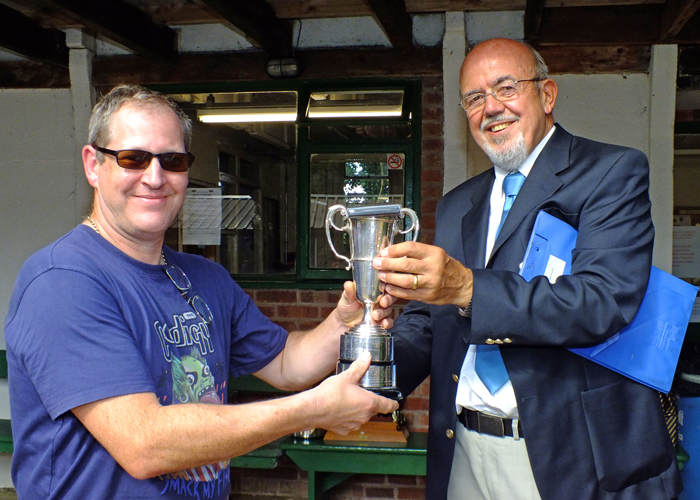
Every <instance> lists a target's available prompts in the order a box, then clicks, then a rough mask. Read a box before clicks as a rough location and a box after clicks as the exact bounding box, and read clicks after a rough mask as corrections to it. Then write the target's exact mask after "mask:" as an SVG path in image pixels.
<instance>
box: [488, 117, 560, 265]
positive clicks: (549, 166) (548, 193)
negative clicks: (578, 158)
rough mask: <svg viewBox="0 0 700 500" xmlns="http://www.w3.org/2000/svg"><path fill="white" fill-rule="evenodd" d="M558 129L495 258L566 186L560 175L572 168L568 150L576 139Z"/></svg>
mask: <svg viewBox="0 0 700 500" xmlns="http://www.w3.org/2000/svg"><path fill="white" fill-rule="evenodd" d="M556 127H557V128H556V130H555V131H554V134H553V135H552V137H551V138H550V139H549V142H547V145H546V146H545V147H544V149H543V150H542V152H541V153H540V155H539V156H538V157H537V160H535V164H534V165H533V166H532V169H531V170H530V174H529V175H528V176H527V179H526V180H525V183H524V184H523V187H522V188H521V189H520V192H519V193H518V196H517V197H516V198H515V202H514V203H513V206H512V207H511V209H510V212H508V217H507V218H506V221H505V222H504V224H503V227H502V228H501V232H500V233H499V234H498V237H497V238H496V242H495V243H494V246H493V251H492V252H491V255H492V256H493V255H495V253H496V251H497V250H498V249H499V248H500V247H501V245H503V243H504V242H505V241H506V240H507V239H508V238H509V237H510V236H511V235H512V234H513V232H514V231H515V230H516V229H517V227H518V226H519V225H520V223H521V222H522V221H523V219H524V218H525V216H526V215H527V214H529V213H530V212H532V211H533V210H534V209H535V208H536V207H538V206H539V205H541V204H542V203H543V202H544V201H545V200H547V199H549V198H551V197H552V195H553V194H554V193H555V192H556V191H558V190H559V189H561V187H562V185H563V183H562V181H561V179H560V178H559V173H560V172H561V171H562V170H566V169H567V168H569V150H570V147H571V141H572V138H573V136H572V135H571V134H569V133H568V132H567V131H566V130H564V129H563V128H562V127H561V126H559V125H557V126H556Z"/></svg>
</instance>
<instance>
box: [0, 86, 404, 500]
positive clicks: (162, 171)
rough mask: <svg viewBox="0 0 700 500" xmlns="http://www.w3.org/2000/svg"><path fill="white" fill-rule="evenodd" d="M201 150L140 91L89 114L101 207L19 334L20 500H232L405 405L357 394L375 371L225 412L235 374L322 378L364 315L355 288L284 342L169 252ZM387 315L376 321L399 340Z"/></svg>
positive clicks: (30, 293)
mask: <svg viewBox="0 0 700 500" xmlns="http://www.w3.org/2000/svg"><path fill="white" fill-rule="evenodd" d="M190 136H191V123H190V120H189V119H188V118H187V116H186V115H184V114H183V113H182V111H180V110H179V108H177V106H175V105H174V104H173V103H171V102H170V101H168V100H167V99H166V98H164V97H163V96H161V95H160V94H157V93H155V92H152V91H149V90H146V89H143V88H141V87H136V86H120V87H117V88H115V89H114V90H112V91H111V92H110V93H109V94H107V95H106V96H105V97H104V98H103V99H102V100H101V101H100V102H99V103H98V104H97V105H96V106H95V109H94V110H93V114H92V117H91V121H90V130H89V141H90V144H89V145H88V146H85V148H84V149H83V162H84V166H85V174H86V176H87V179H88V181H89V183H90V185H91V186H93V188H94V202H93V209H92V211H91V213H90V215H89V216H88V217H87V219H86V221H85V223H84V224H81V225H79V226H78V227H77V228H75V229H74V230H72V231H71V232H70V233H68V234H67V235H65V236H64V237H63V238H61V239H60V240H58V241H57V242H55V243H53V244H52V245H50V246H49V247H47V248H45V249H43V250H41V251H39V252H38V253H37V254H35V255H34V256H32V257H31V258H30V259H29V260H28V261H27V263H26V264H25V265H24V266H23V268H22V270H21V271H20V275H19V277H18V280H17V284H16V287H15V290H14V293H13V296H12V299H11V303H10V311H9V314H8V316H7V319H6V325H5V339H6V341H7V355H8V365H9V380H10V402H11V413H12V426H13V437H14V455H13V461H12V478H13V482H14V485H15V487H16V489H17V492H18V494H19V497H20V498H22V499H23V500H26V499H42V500H46V499H62V500H68V499H81V500H82V499H85V498H94V499H108V498H109V499H129V500H131V499H135V498H153V499H155V498H158V499H160V498H168V499H185V498H188V499H192V498H209V499H211V498H216V499H224V498H228V493H229V491H230V472H229V470H230V469H229V459H230V458H231V457H234V456H237V455H241V454H244V453H247V452H249V451H251V450H253V449H255V448H258V447H259V446H261V445H263V444H265V443H268V442H270V441H272V440H274V439H277V438H279V437H282V436H285V435H287V434H291V433H293V432H297V431H302V430H306V429H311V428H322V429H332V430H334V431H337V432H339V433H341V434H343V433H347V432H349V431H351V430H353V429H356V428H357V427H359V426H360V425H361V424H362V423H364V422H366V421H367V420H368V419H369V418H370V417H372V416H373V415H376V414H378V413H381V414H385V413H391V412H392V411H394V410H395V409H396V408H397V406H398V405H397V403H396V402H394V401H391V400H389V399H385V398H383V397H380V396H378V395H376V394H373V393H371V392H369V391H366V390H364V389H362V388H361V387H359V385H358V382H359V380H360V379H361V378H362V376H363V375H364V373H365V371H366V370H367V368H368V367H369V362H370V359H369V356H360V358H361V359H358V361H356V362H355V363H354V364H353V365H352V366H351V367H350V369H349V370H347V371H346V372H344V373H343V374H341V375H338V376H333V377H330V378H328V379H326V380H325V381H323V382H322V383H321V384H319V385H318V386H317V387H315V388H313V389H311V390H308V391H306V392H301V393H298V394H295V395H293V396H289V397H285V398H281V399H275V400H271V401H265V402H258V403H253V404H246V405H226V404H225V403H226V387H227V380H228V378H229V376H238V375H244V374H250V373H253V374H255V375H256V376H258V377H259V378H261V379H262V380H265V381H267V382H268V383H270V384H272V385H274V386H276V387H279V388H282V389H286V390H292V391H299V390H303V389H305V388H307V387H309V386H310V385H312V384H314V383H316V382H318V381H320V380H322V379H324V378H325V377H326V376H327V375H328V374H329V373H331V372H332V371H333V370H334V367H335V363H336V362H337V358H338V346H339V337H340V335H341V334H342V333H343V332H344V331H346V330H347V328H348V327H349V326H350V325H352V324H353V323H355V322H357V321H359V320H360V319H361V317H362V306H361V305H360V304H359V303H358V302H357V301H356V300H355V298H354V297H355V294H354V288H353V285H352V284H351V283H347V284H346V285H345V289H344V293H343V296H342V297H341V299H340V301H339V303H338V307H337V308H336V309H335V310H334V311H333V312H332V313H331V314H330V316H329V317H328V318H327V319H326V320H325V321H324V322H323V323H322V324H321V325H320V326H319V327H317V328H316V329H314V330H312V331H310V332H306V333H300V332H294V333H289V334H288V333H287V332H286V331H284V330H283V329H282V328H280V327H278V326H276V325H275V324H273V323H272V322H271V321H269V320H268V319H267V318H265V317H264V316H263V315H262V314H261V312H260V311H259V310H258V308H257V307H256V306H255V304H254V303H253V302H252V301H251V299H250V298H249V297H248V296H247V295H246V294H245V293H244V292H243V291H242V290H241V289H240V287H239V286H238V285H237V284H236V283H235V282H234V281H233V280H232V279H231V277H230V275H229V274H228V272H227V271H226V270H225V269H224V268H222V267H221V266H219V265H217V264H214V263H212V262H210V261H208V260H207V259H204V258H202V257H198V256H194V255H188V254H181V253H178V252H175V251H173V250H171V249H169V248H167V247H165V246H164V245H163V240H164V235H165V231H166V229H167V228H168V227H169V226H170V224H171V223H172V221H173V220H174V218H175V217H176V215H177V213H178V210H179V209H180V207H181V206H182V203H183V200H184V196H185V188H186V187H187V182H188V181H187V171H188V169H189V167H190V165H191V164H192V161H193V160H194V156H193V155H192V154H190V153H189V152H188V146H189V143H190ZM391 302H393V301H392V300H391V299H384V301H383V304H384V305H385V306H387V307H388V306H389V305H391ZM389 312H390V311H389V310H388V309H383V308H379V309H377V310H376V311H375V312H374V313H373V315H374V319H375V320H377V321H379V322H381V323H382V324H383V326H385V327H390V326H391V324H392V321H391V320H390V318H389V317H388V315H389Z"/></svg>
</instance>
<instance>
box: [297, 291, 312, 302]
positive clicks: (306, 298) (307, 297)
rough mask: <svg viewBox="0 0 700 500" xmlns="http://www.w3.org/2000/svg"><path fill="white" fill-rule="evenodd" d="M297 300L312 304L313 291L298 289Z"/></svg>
mask: <svg viewBox="0 0 700 500" xmlns="http://www.w3.org/2000/svg"><path fill="white" fill-rule="evenodd" d="M299 302H306V303H309V304H312V303H313V302H314V293H313V292H306V291H299Z"/></svg>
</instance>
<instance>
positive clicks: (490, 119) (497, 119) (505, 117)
mask: <svg viewBox="0 0 700 500" xmlns="http://www.w3.org/2000/svg"><path fill="white" fill-rule="evenodd" d="M508 120H513V121H516V122H519V121H520V118H519V117H517V116H515V115H507V114H505V113H501V114H500V115H495V116H489V117H488V118H486V119H484V121H483V122H481V127H480V129H481V133H482V134H483V133H484V132H485V131H486V128H487V127H489V126H490V125H491V124H492V123H495V122H500V121H508Z"/></svg>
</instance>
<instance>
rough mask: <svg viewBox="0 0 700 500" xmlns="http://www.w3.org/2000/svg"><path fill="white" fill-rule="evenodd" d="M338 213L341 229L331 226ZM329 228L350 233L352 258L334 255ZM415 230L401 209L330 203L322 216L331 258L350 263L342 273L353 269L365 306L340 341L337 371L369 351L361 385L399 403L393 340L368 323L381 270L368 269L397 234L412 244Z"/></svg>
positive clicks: (379, 287) (379, 290)
mask: <svg viewBox="0 0 700 500" xmlns="http://www.w3.org/2000/svg"><path fill="white" fill-rule="evenodd" d="M337 213H340V215H341V216H342V217H343V225H342V226H337V225H336V224H335V222H334V218H335V216H336V214H337ZM404 216H407V217H408V218H409V219H411V226H410V227H409V228H408V229H405V230H402V229H401V226H403V218H404ZM331 227H332V228H333V229H335V230H336V231H344V232H346V233H347V234H348V237H349V240H350V258H348V257H345V256H344V255H341V254H339V253H338V252H337V251H336V249H335V246H334V245H333V241H332V240H331ZM418 230H419V223H418V216H417V215H416V213H415V212H414V211H413V210H411V209H410V208H401V205H366V206H358V207H352V208H347V207H345V206H343V205H334V206H332V207H330V208H329V209H328V213H327V214H326V237H327V238H328V243H329V244H330V246H331V250H333V253H334V254H335V256H336V257H338V258H339V259H342V260H344V261H346V262H347V263H348V265H347V267H346V269H352V277H353V280H354V281H355V288H356V295H357V300H358V301H360V302H361V303H362V304H363V305H364V316H363V318H362V321H361V322H360V323H358V324H357V325H355V326H353V327H352V328H351V329H350V330H349V331H347V332H345V333H344V334H343V335H342V336H341V338H340V359H339V360H338V369H337V373H342V372H344V371H345V370H347V369H348V368H349V367H350V365H351V364H352V362H353V361H355V360H356V359H357V358H358V357H359V355H360V353H362V351H364V350H368V351H369V352H370V353H372V364H371V365H370V367H369V370H367V373H366V374H365V376H364V377H363V378H362V380H361V381H360V385H361V386H362V387H364V388H365V389H368V390H371V391H373V392H376V393H377V394H381V395H383V396H386V397H389V398H392V399H401V392H400V391H399V390H398V388H397V387H396V367H395V365H394V338H393V337H392V336H391V334H390V333H389V332H388V331H386V330H385V329H384V328H382V327H381V326H379V325H375V324H373V321H372V317H371V314H372V307H373V305H374V304H375V303H376V302H377V301H378V300H379V297H380V296H381V295H382V293H383V285H382V282H381V281H380V280H379V271H377V270H376V269H374V268H373V267H372V261H373V260H374V258H375V257H377V256H378V255H379V252H381V251H382V250H383V249H384V248H386V247H388V246H389V245H391V244H392V243H393V240H394V236H395V235H396V234H397V233H401V234H406V233H408V232H410V231H413V241H416V239H417V238H418Z"/></svg>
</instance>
